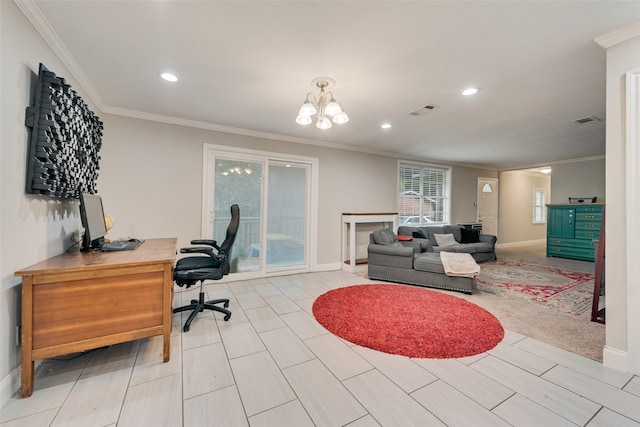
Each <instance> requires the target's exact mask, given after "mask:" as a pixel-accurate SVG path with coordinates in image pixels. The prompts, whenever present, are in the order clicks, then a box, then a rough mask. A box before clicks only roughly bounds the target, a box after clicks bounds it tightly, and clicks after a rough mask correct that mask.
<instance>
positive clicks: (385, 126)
mask: <svg viewBox="0 0 640 427" xmlns="http://www.w3.org/2000/svg"><path fill="white" fill-rule="evenodd" d="M380 127H381V128H382V129H389V128H390V127H391V123H383V124H381V125H380Z"/></svg>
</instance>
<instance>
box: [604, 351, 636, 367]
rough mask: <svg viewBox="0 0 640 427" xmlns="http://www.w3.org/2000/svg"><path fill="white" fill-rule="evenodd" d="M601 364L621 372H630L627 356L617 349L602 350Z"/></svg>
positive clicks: (624, 352)
mask: <svg viewBox="0 0 640 427" xmlns="http://www.w3.org/2000/svg"><path fill="white" fill-rule="evenodd" d="M602 364H603V365H604V366H608V367H609V368H613V369H616V370H618V371H621V372H631V363H630V358H629V354H628V353H627V352H626V351H624V350H619V349H617V348H613V347H609V346H605V347H604V350H602Z"/></svg>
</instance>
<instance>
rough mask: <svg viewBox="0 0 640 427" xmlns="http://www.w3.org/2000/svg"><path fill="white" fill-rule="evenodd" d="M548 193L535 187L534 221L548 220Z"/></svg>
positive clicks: (536, 222) (543, 221) (541, 222)
mask: <svg viewBox="0 0 640 427" xmlns="http://www.w3.org/2000/svg"><path fill="white" fill-rule="evenodd" d="M546 203H547V194H546V193H545V192H544V191H543V190H541V189H539V188H534V189H533V223H534V224H543V223H545V222H547V208H546V207H545V204H546Z"/></svg>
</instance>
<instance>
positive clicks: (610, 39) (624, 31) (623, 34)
mask: <svg viewBox="0 0 640 427" xmlns="http://www.w3.org/2000/svg"><path fill="white" fill-rule="evenodd" d="M634 37H640V21H639V22H634V23H633V24H631V25H627V26H626V27H622V28H620V29H618V30H615V31H612V32H610V33H608V34H604V35H602V36H600V37H596V38H595V39H594V40H593V41H595V42H596V43H598V44H599V45H600V46H602V47H604V48H610V47H611V46H615V45H617V44H620V43H623V42H626V41H627V40H629V39H632V38H634Z"/></svg>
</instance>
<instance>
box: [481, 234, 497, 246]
mask: <svg viewBox="0 0 640 427" xmlns="http://www.w3.org/2000/svg"><path fill="white" fill-rule="evenodd" d="M480 241H481V242H484V243H490V244H491V245H492V246H495V245H496V242H497V241H498V238H497V237H496V236H494V235H493V234H480Z"/></svg>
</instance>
